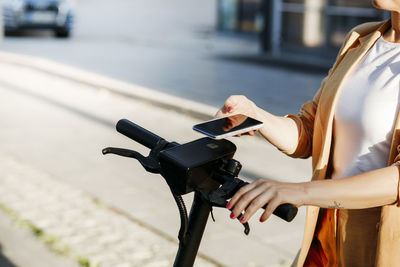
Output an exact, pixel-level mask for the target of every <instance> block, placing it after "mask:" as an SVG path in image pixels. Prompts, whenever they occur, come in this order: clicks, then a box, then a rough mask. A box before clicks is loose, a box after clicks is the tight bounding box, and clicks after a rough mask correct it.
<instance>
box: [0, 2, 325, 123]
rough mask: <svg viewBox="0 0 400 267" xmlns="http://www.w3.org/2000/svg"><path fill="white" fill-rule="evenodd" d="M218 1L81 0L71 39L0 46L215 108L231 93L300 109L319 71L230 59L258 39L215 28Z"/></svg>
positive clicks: (34, 36)
mask: <svg viewBox="0 0 400 267" xmlns="http://www.w3.org/2000/svg"><path fill="white" fill-rule="evenodd" d="M216 6H217V1H216V0H204V1H196V0H170V1H163V0H148V1H127V0H115V1H108V0H79V1H77V5H76V11H77V16H76V25H75V30H74V33H73V35H72V38H70V39H67V40H63V39H55V38H54V37H53V34H52V32H28V33H25V34H23V35H21V36H14V37H7V38H5V40H4V42H3V44H1V45H0V49H2V50H5V51H12V52H16V53H22V54H28V55H34V56H39V57H45V58H49V59H54V60H56V61H58V62H63V63H66V64H69V65H73V66H76V67H79V68H83V69H86V70H89V71H93V72H96V73H100V74H103V75H106V76H110V77H114V78H117V79H120V80H123V81H128V82H130V83H134V84H137V85H141V86H144V87H148V88H152V89H155V90H159V91H162V92H166V93H168V94H172V95H177V96H181V97H183V98H187V99H191V100H195V101H199V102H202V103H206V104H208V105H213V106H215V107H218V106H220V105H221V104H222V103H223V101H224V100H225V99H226V98H227V97H228V96H229V95H232V94H245V95H247V96H248V97H249V98H250V99H253V100H254V101H255V102H256V103H257V104H258V105H259V106H261V107H263V108H266V109H268V110H269V111H271V112H273V113H275V114H280V115H285V114H287V113H293V112H297V110H298V108H299V107H300V105H301V103H304V102H305V101H307V100H309V99H310V98H311V97H312V96H313V95H314V93H315V92H316V90H317V89H318V87H319V84H320V81H321V79H322V78H323V76H324V75H323V74H315V73H304V72H296V71H294V70H285V69H277V68H274V66H260V65H254V64H250V63H249V62H243V61H235V60H232V59H233V58H237V56H242V55H253V56H256V55H258V54H259V53H260V52H259V48H258V44H257V39H256V38H243V37H242V38H238V36H235V35H234V34H218V33H216V32H215V25H216V17H217V14H216V13H217V11H216V10H217V8H216Z"/></svg>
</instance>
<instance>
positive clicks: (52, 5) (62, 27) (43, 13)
mask: <svg viewBox="0 0 400 267" xmlns="http://www.w3.org/2000/svg"><path fill="white" fill-rule="evenodd" d="M2 2H3V24H4V31H5V33H6V34H9V33H15V32H20V31H22V30H27V29H52V30H54V32H55V34H56V36H57V37H64V38H65V37H69V36H70V33H71V30H72V26H73V21H74V9H73V3H72V1H71V0H2Z"/></svg>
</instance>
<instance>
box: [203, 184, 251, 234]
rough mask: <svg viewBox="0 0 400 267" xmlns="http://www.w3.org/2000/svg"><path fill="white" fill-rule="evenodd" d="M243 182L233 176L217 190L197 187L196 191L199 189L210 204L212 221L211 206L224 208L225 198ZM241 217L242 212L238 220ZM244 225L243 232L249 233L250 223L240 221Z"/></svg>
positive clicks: (229, 196)
mask: <svg viewBox="0 0 400 267" xmlns="http://www.w3.org/2000/svg"><path fill="white" fill-rule="evenodd" d="M241 183H243V181H242V180H240V179H237V178H234V179H231V180H229V181H227V182H225V183H224V184H222V185H221V186H220V187H219V188H218V189H217V190H215V191H211V192H209V191H204V190H199V189H197V190H196V191H199V192H200V193H201V195H202V196H203V198H204V199H205V200H206V201H207V202H208V203H209V204H210V209H211V215H212V218H213V221H214V222H215V219H214V216H213V214H212V207H219V208H226V205H227V204H228V201H227V199H229V198H231V197H232V192H236V191H237V190H235V189H236V188H237V187H238V186H240V184H241ZM242 217H243V214H240V215H239V216H238V217H237V219H238V220H239V222H240V219H241V218H242ZM240 223H241V224H242V225H243V226H244V233H245V235H249V233H250V225H249V223H248V222H245V223H242V222H240Z"/></svg>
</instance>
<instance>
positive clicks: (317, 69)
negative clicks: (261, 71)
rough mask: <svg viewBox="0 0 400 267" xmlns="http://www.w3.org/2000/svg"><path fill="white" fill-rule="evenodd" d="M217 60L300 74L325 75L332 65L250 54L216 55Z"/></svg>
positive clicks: (324, 61)
mask: <svg viewBox="0 0 400 267" xmlns="http://www.w3.org/2000/svg"><path fill="white" fill-rule="evenodd" d="M215 58H216V59H219V60H224V61H231V62H239V63H247V64H256V65H260V66H266V67H274V68H281V69H285V70H292V71H296V72H301V73H315V74H325V73H327V72H328V70H329V68H330V66H331V65H332V64H333V62H332V61H331V60H318V61H317V60H315V61H314V62H308V63H304V62H305V61H304V58H301V57H299V56H298V57H297V58H294V57H290V58H289V57H280V58H275V57H273V56H269V55H267V54H265V55H260V54H250V55H237V54H235V55H229V54H225V55H217V56H216V57H215Z"/></svg>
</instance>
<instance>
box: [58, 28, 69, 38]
mask: <svg viewBox="0 0 400 267" xmlns="http://www.w3.org/2000/svg"><path fill="white" fill-rule="evenodd" d="M70 35H71V33H70V31H69V30H67V29H60V30H56V37H57V38H68V37H70Z"/></svg>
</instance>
